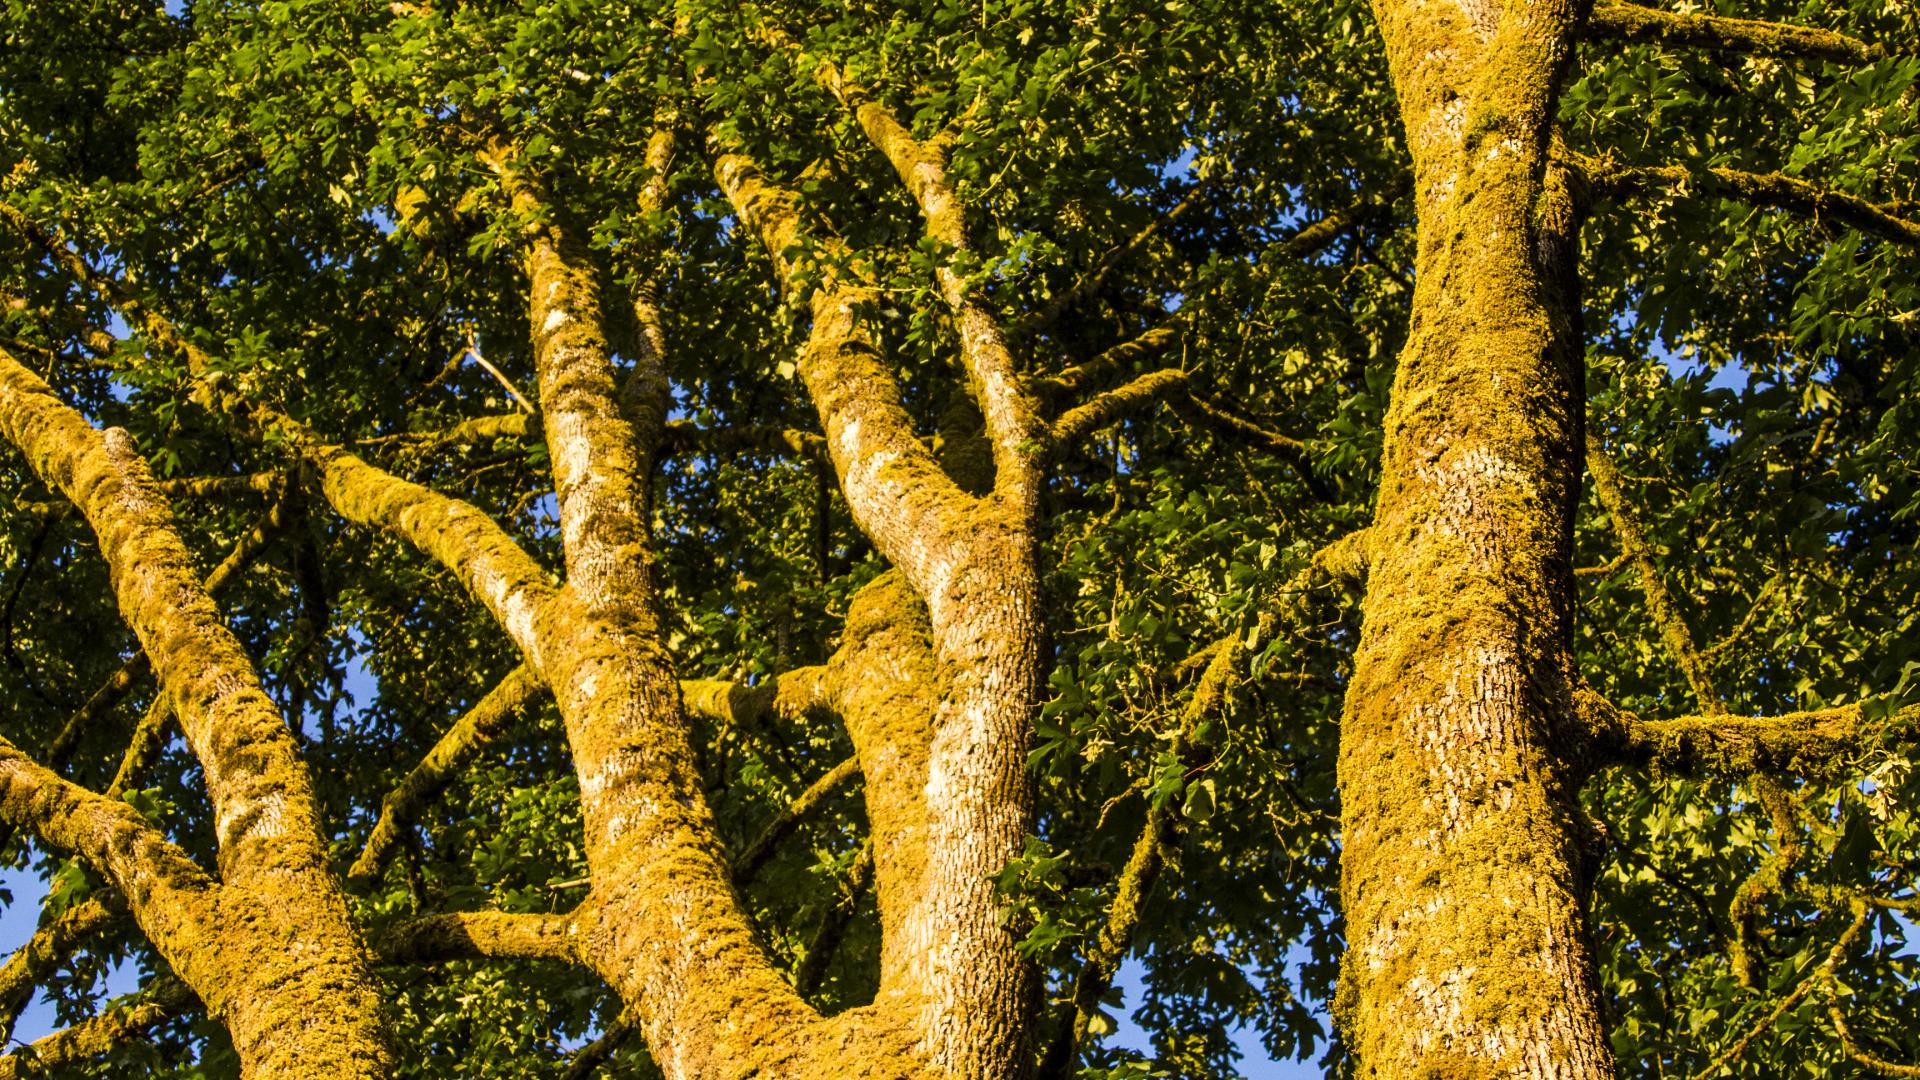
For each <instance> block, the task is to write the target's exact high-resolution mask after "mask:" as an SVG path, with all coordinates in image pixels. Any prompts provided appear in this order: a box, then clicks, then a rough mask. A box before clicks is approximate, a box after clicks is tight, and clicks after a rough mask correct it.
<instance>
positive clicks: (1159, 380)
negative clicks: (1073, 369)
mask: <svg viewBox="0 0 1920 1080" xmlns="http://www.w3.org/2000/svg"><path fill="white" fill-rule="evenodd" d="M1188 386H1189V381H1188V375H1187V373H1186V372H1185V371H1181V370H1180V369H1178V368H1168V369H1166V370H1164V371H1151V372H1148V373H1147V374H1145V375H1142V376H1140V377H1139V378H1137V379H1135V380H1133V381H1132V382H1130V383H1127V384H1125V385H1123V386H1119V387H1115V388H1114V389H1112V390H1108V391H1106V392H1105V393H1102V394H1099V395H1096V396H1095V397H1093V398H1091V399H1089V400H1088V401H1086V402H1085V403H1084V404H1081V405H1078V406H1075V407H1074V408H1072V409H1069V410H1067V411H1066V412H1065V413H1063V414H1061V416H1060V419H1058V420H1055V421H1054V422H1053V430H1052V432H1051V433H1050V437H1051V438H1052V440H1053V445H1054V446H1055V447H1067V446H1071V445H1072V444H1074V443H1076V442H1078V441H1080V439H1081V438H1083V437H1085V436H1086V435H1088V434H1090V433H1092V432H1094V431H1098V430H1099V429H1101V428H1103V427H1106V426H1107V425H1108V424H1111V423H1113V422H1114V421H1116V420H1119V419H1120V418H1122V417H1124V416H1125V415H1127V414H1128V413H1131V412H1134V411H1136V410H1140V409H1146V408H1150V407H1152V406H1153V405H1154V404H1156V403H1158V402H1161V401H1168V400H1170V399H1175V398H1179V397H1181V396H1184V395H1186V394H1187V393H1188Z"/></svg>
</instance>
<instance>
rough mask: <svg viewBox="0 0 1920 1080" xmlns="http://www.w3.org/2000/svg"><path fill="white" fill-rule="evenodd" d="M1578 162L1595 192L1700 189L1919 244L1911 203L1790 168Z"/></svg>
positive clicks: (1685, 192) (1676, 192) (1685, 191)
mask: <svg viewBox="0 0 1920 1080" xmlns="http://www.w3.org/2000/svg"><path fill="white" fill-rule="evenodd" d="M1579 164H1580V166H1581V167H1582V169H1583V170H1584V171H1585V172H1586V174H1587V178H1588V181H1589V183H1590V184H1591V185H1592V190H1593V192H1594V194H1595V195H1601V196H1604V195H1638V194H1647V193H1656V192H1657V193H1665V194H1671V195H1676V196H1680V195H1689V194H1693V193H1694V192H1695V191H1696V190H1697V192H1698V193H1699V194H1700V195H1718V196H1720V197H1722V198H1725V199H1730V200H1733V201H1735V202H1743V203H1746V204H1748V205H1750V206H1756V207H1761V208H1763V209H1773V210H1785V211H1787V212H1789V213H1793V214H1798V215H1800V216H1802V217H1808V218H1812V219H1814V220H1815V221H1822V220H1831V221H1833V222H1836V223H1838V224H1841V225H1845V226H1847V227H1849V228H1853V229H1858V230H1859V231H1861V232H1863V233H1866V234H1868V235H1869V236H1877V237H1879V238H1880V239H1882V240H1886V241H1889V242H1891V243H1895V244H1901V245H1905V246H1908V247H1920V221H1915V220H1913V219H1911V218H1909V217H1906V216H1904V215H1905V214H1906V213H1909V212H1910V211H1908V210H1907V208H1906V204H1903V203H1876V202H1871V201H1869V200H1867V199H1863V198H1860V197H1859V196H1857V195H1848V194H1845V193H1843V192H1839V191H1835V190H1833V189H1832V188H1825V187H1821V186H1819V185H1817V184H1810V183H1808V182H1807V181H1805V180H1801V179H1799V178H1798V177H1793V176H1788V175H1787V174H1785V173H1778V172H1773V173H1753V172H1744V171H1742V170H1740V169H1726V168H1718V167H1716V168H1708V169H1702V170H1694V169H1689V168H1686V167H1684V166H1680V165H1656V166H1640V167H1633V166H1623V165H1614V164H1612V163H1611V162H1607V161H1603V160H1601V159H1598V158H1590V157H1589V158H1581V159H1579Z"/></svg>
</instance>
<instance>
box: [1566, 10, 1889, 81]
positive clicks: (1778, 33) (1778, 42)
mask: <svg viewBox="0 0 1920 1080" xmlns="http://www.w3.org/2000/svg"><path fill="white" fill-rule="evenodd" d="M1586 28H1587V36H1588V37H1590V38H1597V39H1602V40H1612V41H1625V42H1631V43H1647V44H1659V45H1674V46H1680V47H1684V48H1696V49H1706V50H1709V51H1713V52H1731V53H1746V54H1751V55H1755V56H1778V57H1799V58H1804V59H1809V60H1831V61H1833V62H1834V63H1837V64H1856V65H1858V64H1871V63H1873V62H1874V61H1876V60H1880V59H1883V58H1884V57H1886V56H1887V55H1888V53H1887V50H1886V49H1885V48H1883V47H1882V46H1879V45H1875V44H1872V43H1869V42H1866V41H1862V40H1860V39H1859V38H1856V37H1850V36H1848V35H1846V34H1841V33H1836V32H1834V31H1832V30H1820V29H1817V28H1815V27H1811V26H1794V25H1792V24H1790V23H1777V22H1764V21H1761V20H1757V19H1730V18H1726V17H1724V16H1720V15H1703V14H1697V13H1691V12H1689V13H1685V14H1682V13H1679V12H1672V11H1662V10H1660V9H1659V8H1654V7H1647V6H1644V5H1641V4H1635V3H1626V2H1622V0H1600V2H1599V3H1596V4H1594V6H1593V14H1592V15H1590V16H1589V17H1588V18H1587V24H1586Z"/></svg>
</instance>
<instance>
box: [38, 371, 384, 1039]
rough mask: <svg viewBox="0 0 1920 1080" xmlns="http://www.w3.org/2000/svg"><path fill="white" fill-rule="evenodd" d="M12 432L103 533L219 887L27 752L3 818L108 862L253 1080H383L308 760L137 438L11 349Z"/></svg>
mask: <svg viewBox="0 0 1920 1080" xmlns="http://www.w3.org/2000/svg"><path fill="white" fill-rule="evenodd" d="M0 433H4V435H5V436H6V438H7V439H8V440H9V441H10V442H12V443H13V444H14V445H15V446H17V447H19V448H20V450H21V451H23V452H24V453H25V455H26V457H27V460H28V463H29V464H30V465H31V466H32V468H33V469H34V471H35V472H36V473H37V474H39V475H40V477H41V478H42V479H43V480H44V481H45V482H46V483H47V484H48V486H50V487H52V488H54V489H55V490H57V491H60V492H61V493H63V494H64V495H66V497H67V498H68V499H69V500H70V501H71V502H72V503H73V504H74V505H75V506H76V507H78V508H79V509H80V510H81V512H82V513H83V515H84V516H85V517H86V519H87V521H88V523H89V524H90V525H91V526H92V528H93V530H94V533H95V534H96V535H97V536H98V538H99V542H100V548H101V551H102V553H103V554H104V556H105V557H106V561H107V565H108V567H109V570H110V573H111V578H112V582H113V586H114V591H115V593H116V595H117V597H118V599H119V603H120V610H121V613H122V615H123V617H124V618H125V619H126V621H127V623H128V625H129V626H131V627H132V628H133V631H134V633H135V635H136V636H137V637H138V638H139V640H140V644H141V647H142V649H143V650H144V651H145V653H146V655H147V656H148V658H149V659H150V660H151V661H152V664H153V668H154V671H155V673H156V674H157V675H158V677H159V681H160V686H161V691H162V693H163V694H165V695H166V697H167V699H168V701H169V702H170V703H171V706H172V710H173V712H174V714H175V715H177V716H178V717H179V718H180V724H181V727H182V729H184V731H185V732H186V736H187V743H188V745H189V746H190V747H191V748H192V750H193V752H194V755H195V757H196V758H197V759H198V760H199V762H200V765H201V768H202V770H203V772H204V774H205V778H206V786H207V791H208V795H209V797H210V799H211V801H212V803H213V808H214V826H215V838H216V840H217V841H218V844H219V859H220V877H221V884H220V885H219V886H218V887H213V886H211V885H210V883H208V882H206V881H205V879H204V877H200V876H198V875H199V872H198V870H197V868H193V867H192V864H191V863H190V862H188V861H187V860H185V858H184V856H180V855H178V853H177V852H170V846H169V845H165V844H164V842H163V841H161V842H155V840H154V839H153V838H151V837H149V838H146V839H141V838H140V837H141V831H140V830H139V829H134V828H132V823H131V822H128V821H126V820H124V819H125V816H126V815H128V814H132V813H133V812H132V810H131V809H130V808H118V809H116V804H112V803H107V802H105V800H101V799H98V798H97V797H93V796H86V795H85V793H84V792H80V790H79V789H77V788H72V787H71V785H62V784H60V782H59V781H57V780H56V779H55V778H53V777H52V776H51V775H50V774H45V775H35V770H36V769H37V767H36V766H32V764H31V763H30V762H27V761H26V759H25V758H24V757H19V756H18V755H17V754H15V755H14V757H13V759H12V760H11V761H10V762H9V776H10V781H11V782H10V785H9V790H8V792H7V797H6V799H5V800H4V801H5V802H6V803H7V805H6V807H5V811H6V812H5V817H6V818H7V820H9V821H11V822H13V823H14V824H16V825H21V826H25V827H29V828H33V829H35V830H36V831H37V832H39V834H40V835H41V836H42V838H43V839H46V840H48V841H49V842H51V843H54V844H56V845H58V846H62V847H66V848H69V849H71V850H76V851H80V852H81V853H83V854H85V855H87V857H88V858H90V859H92V860H93V861H94V862H95V864H96V865H97V866H99V867H100V868H101V869H102V872H103V873H105V874H106V875H107V877H108V879H109V880H110V881H112V882H113V883H114V885H115V886H116V887H118V888H119V889H120V891H121V893H122V895H124V896H125V897H126V898H127V901H128V904H129V906H130V907H131V908H132V909H133V912H134V916H135V918H136V920H138V921H139V923H140V925H141V927H142V929H143V930H145V931H146V932H147V934H148V936H149V937H150V938H152V939H153V940H154V943H155V945H156V946H157V947H159V948H160V950H161V953H162V955H164V956H166V957H167V959H168V961H169V962H170V963H172V964H173V965H174V968H175V970H176V971H178V972H179V973H180V975H181V976H182V977H183V978H184V979H186V981H187V983H188V984H189V985H190V986H191V987H193V989H194V991H195V992H196V993H198V994H199V995H200V997H201V999H202V1000H203V1001H205V1002H206V1003H207V1005H208V1008H209V1009H210V1010H212V1011H213V1012H214V1014H215V1015H217V1016H219V1017H220V1018H221V1019H222V1020H223V1021H224V1022H225V1023H226V1024H227V1026H228V1028H229V1030H230V1031H231V1032H232V1034H233V1038H234V1045H235V1047H236V1049H237V1050H238V1051H239V1053H240V1057H241V1061H242V1063H243V1066H244V1067H245V1069H246V1070H247V1072H248V1074H249V1075H252V1076H285V1077H306V1076H316V1077H317V1076H338V1077H355V1076H367V1077H372V1076H376V1075H381V1074H382V1073H383V1072H384V1071H385V1069H386V1068H387V1067H388V1061H389V1054H390V1047H389V1046H388V1045H387V1042H386V1037H385V1034H384V1032H383V1030H382V1029H381V1027H380V1024H379V1022H378V1021H379V1016H380V1007H379V1001H378V998H377V996H376V995H375V993H374V990H373V985H372V979H371V975H370V973H369V970H368V968H367V963H366V956H365V950H364V949H363V948H362V946H361V944H360V941H359V938H358V936H357V934H356V933H355V931H354V929H353V927H352V925H351V923H350V921H349V919H348V914H347V908H346V902H345V899H344V898H343V896H342V894H341V892H340V888H339V883H338V881H337V880H336V879H335V878H334V877H333V876H332V875H331V874H330V873H329V872H328V870H327V864H326V848H325V845H324V843H323V842H322V840H321V834H320V828H319V821H318V816H317V813H316V810H315V807H314V803H313V795H312V786H311V781H310V778H309V777H308V775H307V772H306V766H305V765H304V763H302V761H301V760H300V757H299V754H298V751H297V748H296V747H295V746H294V743H293V738H292V734H291V733H290V732H289V731H288V730H287V727H286V725H285V724H284V723H283V722H282V721H281V718H280V716H279V714H278V712H277V711H276V710H275V708H274V706H273V704H272V702H271V701H269V700H268V698H267V696H266V693H265V691H264V690H263V689H262V688H261V686H260V683H259V678H258V676H257V674H256V673H255V671H254V669H253V666H252V663H251V661H250V660H249V659H248V657H247V655H246V653H245V651H244V650H243V649H242V647H241V645H240V643H239V641H238V640H236V639H235V638H234V636H233V634H232V632H231V631H229V630H228V629H227V628H226V626H225V624H224V623H222V621H221V620H220V617H219V613H218V612H217V611H216V610H215V608H214V606H213V602H212V600H211V599H210V598H209V597H208V596H207V594H206V592H205V590H204V589H203V587H202V586H201V582H200V578H199V575H198V573H197V572H195V570H194V569H193V565H192V561H191V559H190V557H189V556H188V554H187V551H186V549H185V547H184V546H183V545H182V544H181V542H180V539H179V536H178V535H177V534H176V532H175V530H174V527H173V521H172V515H171V513H170V512H169V510H168V509H167V507H166V505H165V503H164V501H163V500H162V499H161V498H160V497H159V496H158V495H157V494H156V493H155V492H154V490H153V486H152V481H151V478H150V476H149V474H148V471H147V467H146V463H145V461H144V460H142V459H141V457H140V456H139V454H138V452H137V451H136V450H135V448H134V446H133V444H132V440H131V439H130V438H129V437H128V436H127V435H126V433H124V432H122V431H119V430H118V429H109V430H107V431H104V432H103V431H98V430H95V429H94V428H93V427H92V426H90V425H89V424H88V423H87V422H86V420H85V419H84V418H83V417H81V416H80V415H79V414H78V413H77V412H75V411H73V410H72V409H70V408H68V407H67V406H66V405H65V404H64V403H63V402H61V401H60V400H59V399H58V398H57V397H56V396H55V395H54V393H53V392H52V390H51V389H49V388H48V387H47V385H46V384H45V383H43V382H42V381H40V379H39V378H38V377H37V376H35V375H33V374H32V373H31V372H30V371H28V370H27V369H26V368H25V367H23V366H22V365H20V364H19V363H17V362H16V361H15V360H14V359H13V358H12V356H11V355H9V354H6V353H5V352H3V351H0ZM41 772H42V773H44V770H41ZM123 809H124V813H122V812H121V810H123ZM134 820H135V821H137V820H138V815H134ZM112 837H119V838H121V839H118V840H116V839H112ZM156 890H158V894H156ZM176 908H178V910H176ZM269 988H271V989H269ZM296 1021H297V1022H296Z"/></svg>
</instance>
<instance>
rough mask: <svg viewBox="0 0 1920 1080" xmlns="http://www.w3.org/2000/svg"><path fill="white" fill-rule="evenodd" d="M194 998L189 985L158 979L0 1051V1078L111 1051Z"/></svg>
mask: <svg viewBox="0 0 1920 1080" xmlns="http://www.w3.org/2000/svg"><path fill="white" fill-rule="evenodd" d="M194 1004H195V998H194V996H193V993H192V991H190V990H188V989H187V988H186V987H185V986H182V985H181V984H180V983H178V982H175V981H173V980H171V979H167V980H164V981H160V982H158V983H157V984H156V985H154V986H152V987H150V988H149V989H148V990H147V991H146V992H145V993H144V994H141V995H140V997H139V998H138V999H136V1000H134V1001H131V1002H129V1003H127V1004H125V1005H116V1006H114V1007H112V1008H110V1009H107V1010H106V1011H105V1012H102V1013H101V1014H100V1015H98V1016H96V1017H93V1018H92V1019H90V1020H84V1021H82V1022H80V1023H78V1024H75V1025H74V1026H72V1027H70V1028H64V1029H62V1030H60V1031H56V1032H54V1033H53V1034H51V1035H48V1036H46V1037H45V1038H42V1039H36V1040H35V1041H34V1042H33V1043H32V1044H31V1045H29V1046H27V1047H26V1048H25V1049H22V1050H18V1051H15V1052H14V1053H11V1054H8V1055H7V1056H5V1057H0V1080H14V1078H16V1077H20V1078H24V1077H29V1076H39V1075H42V1074H43V1073H44V1072H46V1071H47V1070H50V1069H58V1068H61V1067H63V1066H64V1067H69V1068H71V1067H73V1066H77V1065H79V1064H81V1063H82V1062H85V1061H90V1060H92V1059H93V1058H97V1057H100V1056H102V1055H104V1054H107V1053H110V1052H112V1051H113V1050H114V1049H115V1048H116V1047H119V1046H122V1045H124V1044H126V1043H129V1042H132V1041H133V1040H134V1039H137V1038H139V1037H140V1036H141V1035H142V1034H144V1033H145V1032H146V1031H147V1030H148V1029H149V1028H152V1027H153V1026H155V1025H156V1024H159V1023H162V1022H163V1021H165V1020H167V1019H169V1018H171V1017H174V1016H178V1015H180V1014H181V1013H184V1012H186V1011H187V1010H188V1009H191V1008H192V1007H193V1006H194Z"/></svg>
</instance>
